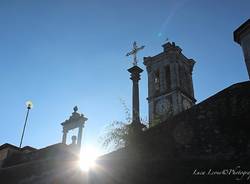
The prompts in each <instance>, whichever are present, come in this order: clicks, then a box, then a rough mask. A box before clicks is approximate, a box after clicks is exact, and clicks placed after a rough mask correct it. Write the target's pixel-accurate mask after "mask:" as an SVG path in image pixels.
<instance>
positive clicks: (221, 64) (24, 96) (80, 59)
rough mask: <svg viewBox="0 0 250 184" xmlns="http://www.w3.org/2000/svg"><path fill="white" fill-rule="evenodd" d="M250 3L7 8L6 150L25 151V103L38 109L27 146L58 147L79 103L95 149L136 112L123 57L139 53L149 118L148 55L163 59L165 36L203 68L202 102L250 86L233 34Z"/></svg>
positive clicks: (87, 1) (11, 0)
mask: <svg viewBox="0 0 250 184" xmlns="http://www.w3.org/2000/svg"><path fill="white" fill-rule="evenodd" d="M249 9H250V1H248V0H239V1H232V0H220V1H218V0H209V1H208V0H144V1H142V0H141V1H134V0H133V1H132V0H126V1H125V0H124V1H121V0H107V1H105V2H104V1H101V0H99V1H97V0H72V1H69V0H67V1H66V0H60V1H59V0H53V1H51V0H37V1H35V0H23V1H19V0H0V64H1V65H0V76H1V77H0V85H1V95H0V102H1V111H0V114H1V123H0V144H3V143H6V142H8V143H11V144H14V145H19V141H20V137H21V131H22V127H23V123H24V118H25V113H26V109H25V101H26V100H29V99H30V100H32V101H33V103H34V108H33V109H32V111H31V113H30V117H29V121H28V126H27V129H26V134H25V137H24V142H23V145H30V146H34V147H37V148H41V147H45V146H48V145H50V144H54V143H57V142H60V141H61V136H62V132H61V131H62V127H61V125H60V123H61V122H63V121H64V120H66V119H67V118H68V117H69V116H70V115H71V113H72V111H73V109H72V108H73V107H74V106H75V105H77V106H78V107H79V111H80V112H82V113H83V114H84V115H85V116H86V117H88V121H87V122H86V126H85V128H84V136H83V144H84V145H85V146H86V145H92V146H98V145H99V143H98V138H99V137H100V136H101V135H102V133H103V129H104V127H105V126H106V125H107V124H109V123H110V122H112V121H114V120H125V112H124V108H123V106H122V103H121V102H120V99H123V100H124V101H125V102H126V104H127V106H128V107H129V108H130V107H131V81H130V79H129V73H128V72H127V69H128V68H129V67H130V66H131V62H130V61H131V60H132V59H131V58H128V57H125V54H126V53H127V52H128V51H130V49H131V47H132V43H133V41H137V42H138V43H139V45H145V46H146V47H145V49H144V50H143V51H141V52H140V53H139V55H138V57H139V60H140V62H139V66H141V67H142V68H143V69H144V72H143V74H142V79H141V81H140V100H141V102H140V106H141V116H142V118H144V119H145V118H147V117H148V115H147V108H148V107H147V101H146V97H147V74H146V70H145V67H144V66H143V64H142V58H143V57H144V56H152V55H155V54H158V53H159V52H162V47H161V45H162V44H163V43H164V42H165V40H166V38H169V39H170V41H174V42H175V43H176V44H177V45H179V46H180V47H181V48H182V49H183V53H184V54H185V55H186V56H187V57H188V58H193V59H194V60H195V61H196V62H197V63H196V65H195V68H194V72H193V80H194V88H195V97H196V99H197V100H198V102H200V101H202V100H204V99H206V98H207V97H209V96H211V95H213V94H215V93H216V92H218V91H220V90H222V89H223V88H225V87H227V86H229V85H231V84H233V83H236V82H240V81H245V80H248V76H247V71H246V67H245V65H244V61H243V54H242V50H241V48H240V46H239V45H237V44H236V43H234V42H233V31H234V30H235V29H236V28H237V27H238V26H239V25H240V24H242V23H243V22H244V21H246V20H247V19H248V18H249V17H250V13H249Z"/></svg>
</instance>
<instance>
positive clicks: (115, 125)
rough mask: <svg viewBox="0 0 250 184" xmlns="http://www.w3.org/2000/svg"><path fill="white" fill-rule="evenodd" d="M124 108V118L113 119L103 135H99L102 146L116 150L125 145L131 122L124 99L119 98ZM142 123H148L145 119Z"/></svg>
mask: <svg viewBox="0 0 250 184" xmlns="http://www.w3.org/2000/svg"><path fill="white" fill-rule="evenodd" d="M120 101H121V104H122V106H123V108H124V111H125V115H126V119H125V122H123V121H113V122H112V123H110V124H108V126H106V128H105V132H104V135H103V136H101V138H100V139H101V142H102V145H103V147H104V148H106V149H112V150H117V149H120V148H123V147H125V145H126V141H128V136H129V124H130V123H131V122H132V118H131V114H130V109H129V108H128V107H127V105H126V103H125V101H124V100H122V99H120ZM141 122H142V123H144V124H148V123H147V122H146V121H145V120H141Z"/></svg>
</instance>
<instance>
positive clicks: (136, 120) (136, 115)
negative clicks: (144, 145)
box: [128, 66, 144, 130]
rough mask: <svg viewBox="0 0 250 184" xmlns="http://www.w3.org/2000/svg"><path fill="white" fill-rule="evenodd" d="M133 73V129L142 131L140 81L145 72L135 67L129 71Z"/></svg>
mask: <svg viewBox="0 0 250 184" xmlns="http://www.w3.org/2000/svg"><path fill="white" fill-rule="evenodd" d="M128 71H129V72H130V73H131V77H130V79H131V80H132V81H133V94H132V95H133V105H132V110H133V111H132V123H131V125H132V127H134V128H136V129H137V130H142V128H143V127H144V125H143V124H142V123H141V121H140V107H139V85H138V83H139V80H140V73H141V72H143V70H142V69H141V68H140V67H138V66H133V67H132V68H130V69H128Z"/></svg>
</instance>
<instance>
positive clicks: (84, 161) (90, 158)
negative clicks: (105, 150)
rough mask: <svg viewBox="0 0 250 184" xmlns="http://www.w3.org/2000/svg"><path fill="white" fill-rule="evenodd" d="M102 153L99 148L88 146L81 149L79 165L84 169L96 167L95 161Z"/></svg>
mask: <svg viewBox="0 0 250 184" xmlns="http://www.w3.org/2000/svg"><path fill="white" fill-rule="evenodd" d="M99 155H100V152H98V150H97V149H95V148H92V147H88V148H87V149H83V150H81V153H80V160H79V166H80V169H81V170H82V171H89V169H90V168H93V167H95V161H96V159H97V158H98V156H99Z"/></svg>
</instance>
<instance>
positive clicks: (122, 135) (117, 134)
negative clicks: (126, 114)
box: [101, 121, 128, 149]
mask: <svg viewBox="0 0 250 184" xmlns="http://www.w3.org/2000/svg"><path fill="white" fill-rule="evenodd" d="M127 137H128V124H126V123H124V122H122V121H113V122H112V123H111V124H109V125H108V126H107V127H106V132H105V134H104V136H103V137H102V140H101V141H102V145H103V147H105V148H111V149H119V148H122V147H124V146H125V143H126V140H127Z"/></svg>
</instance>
